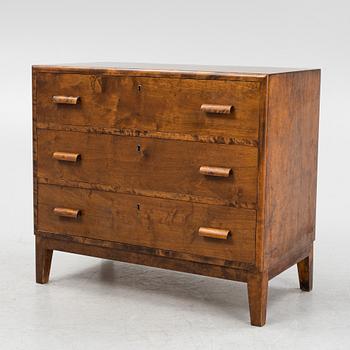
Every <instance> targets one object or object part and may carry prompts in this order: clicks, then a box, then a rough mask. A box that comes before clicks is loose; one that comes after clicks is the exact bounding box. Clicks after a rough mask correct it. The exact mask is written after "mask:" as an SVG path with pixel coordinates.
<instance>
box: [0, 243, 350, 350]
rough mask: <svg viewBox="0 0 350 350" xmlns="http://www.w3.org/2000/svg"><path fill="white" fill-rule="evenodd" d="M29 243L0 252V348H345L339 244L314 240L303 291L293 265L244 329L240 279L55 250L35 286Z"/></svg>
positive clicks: (348, 313) (349, 324) (349, 336)
mask: <svg viewBox="0 0 350 350" xmlns="http://www.w3.org/2000/svg"><path fill="white" fill-rule="evenodd" d="M33 248H34V246H33V244H32V243H29V242H12V243H8V244H7V246H6V248H5V247H4V246H3V247H2V248H1V249H2V251H1V254H0V259H1V260H0V277H1V279H0V344H1V349H4V350H8V349H9V350H12V349H26V350H28V349H36V350H40V349H50V350H54V349H60V350H62V349H84V350H88V349H289V348H291V349H296V348H298V349H304V348H307V349H349V348H350V302H349V300H350V298H349V297H350V295H349V293H350V279H349V264H344V257H345V254H346V250H347V249H346V247H344V248H343V251H341V250H339V248H338V250H337V254H336V255H335V254H334V255H333V253H332V252H334V249H333V248H335V245H334V247H332V246H328V247H327V248H326V247H325V248H319V249H317V246H316V256H315V288H314V291H313V292H312V293H305V292H301V291H300V290H299V289H298V285H297V272H296V268H291V269H289V270H288V271H286V272H284V273H283V274H281V275H280V276H278V277H276V278H275V279H274V280H272V281H271V282H270V289H269V299H268V303H269V305H268V320H267V325H266V326H265V327H263V328H256V327H251V326H250V325H249V315H248V304H247V295H246V286H245V284H243V283H237V282H231V281H225V280H219V279H214V278H207V277H202V276H194V275H190V274H185V273H178V272H171V271H165V270H160V269H155V268H148V267H142V266H137V265H131V264H125V263H119V262H111V261H107V260H100V259H95V258H90V257H82V256H77V255H71V254H65V253H60V252H55V253H54V258H53V264H52V271H51V280H50V283H49V284H47V285H38V284H35V283H34V249H33ZM342 253H344V255H343V254H342ZM318 256H322V259H319V258H318ZM347 259H348V258H347ZM348 260H349V259H348ZM335 266H336V269H335Z"/></svg>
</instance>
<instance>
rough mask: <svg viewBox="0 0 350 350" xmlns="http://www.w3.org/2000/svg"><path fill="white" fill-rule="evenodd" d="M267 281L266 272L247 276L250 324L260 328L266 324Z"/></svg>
mask: <svg viewBox="0 0 350 350" xmlns="http://www.w3.org/2000/svg"><path fill="white" fill-rule="evenodd" d="M268 281H269V279H268V272H267V271H264V272H259V273H249V274H248V300H249V310H250V323H251V324H252V325H253V326H258V327H261V326H263V325H264V324H265V322H266V305H267V292H268V288H267V287H268Z"/></svg>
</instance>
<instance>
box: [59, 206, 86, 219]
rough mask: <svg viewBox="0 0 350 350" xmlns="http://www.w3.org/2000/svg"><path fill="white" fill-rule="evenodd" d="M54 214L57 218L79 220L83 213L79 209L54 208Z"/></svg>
mask: <svg viewBox="0 0 350 350" xmlns="http://www.w3.org/2000/svg"><path fill="white" fill-rule="evenodd" d="M53 212H54V213H55V214H56V215H57V216H62V217H65V218H72V219H77V218H78V216H80V215H81V211H80V210H79V209H69V208H54V210H53Z"/></svg>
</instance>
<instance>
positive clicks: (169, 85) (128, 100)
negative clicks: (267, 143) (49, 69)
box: [36, 73, 260, 140]
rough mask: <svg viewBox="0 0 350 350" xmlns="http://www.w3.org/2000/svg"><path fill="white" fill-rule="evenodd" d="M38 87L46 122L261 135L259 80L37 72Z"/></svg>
mask: <svg viewBox="0 0 350 350" xmlns="http://www.w3.org/2000/svg"><path fill="white" fill-rule="evenodd" d="M36 86H37V107H36V108H37V109H36V110H37V119H38V121H39V122H43V123H56V124H61V125H74V126H88V127H100V128H116V129H131V130H139V131H156V132H171V133H179V134H189V135H193V136H215V137H236V138H248V139H249V138H250V139H254V140H256V139H257V138H258V125H259V120H258V119H259V90H260V83H259V82H249V81H246V82H242V81H222V80H198V79H175V78H173V79H168V78H142V77H125V76H124V77H123V76H96V75H83V74H62V73H61V74H59V73H38V74H37V83H36ZM202 105H207V106H202ZM208 105H209V106H208ZM211 105H214V106H211ZM201 107H203V108H202V109H201Z"/></svg>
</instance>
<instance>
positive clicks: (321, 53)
mask: <svg viewBox="0 0 350 350" xmlns="http://www.w3.org/2000/svg"><path fill="white" fill-rule="evenodd" d="M349 12H350V5H349V2H348V1H346V0H344V1H341V0H333V1H322V0H309V1H305V0H303V1H301V0H295V1H291V2H284V1H278V0H275V1H272V0H265V1H259V0H255V1H219V0H217V1H211V2H210V1H203V0H202V1H190V0H177V1H171V2H170V1H164V0H163V1H155V0H148V1H134V0H127V1H106V0H99V1H86V0H85V1H72V0H69V1H68V0H60V1H59V2H57V1H56V2H52V1H47V0H42V1H38V0H31V1H18V0H1V2H0V79H1V81H0V149H1V152H0V155H1V159H0V164H1V172H0V177H1V178H0V179H1V184H2V190H1V196H0V215H1V236H0V237H1V248H0V254H4V251H5V250H8V248H7V242H12V243H11V244H12V245H11V246H12V247H16V244H17V243H23V244H24V243H26V242H27V243H28V244H29V242H32V241H33V236H32V159H31V157H32V145H31V137H32V134H31V65H32V64H53V63H69V62H88V61H121V62H123V61H131V62H160V63H189V64H191V63H193V64H207V65H209V64H214V65H252V66H281V67H310V68H321V69H322V90H321V116H320V143H319V180H318V201H317V244H316V252H315V254H316V266H315V280H316V286H315V288H317V281H318V280H320V281H321V280H322V278H323V279H324V281H325V283H324V287H323V288H327V283H326V281H327V279H329V286H330V285H331V284H332V283H333V282H332V281H336V282H338V283H339V289H337V290H336V291H334V290H333V291H334V292H335V293H336V294H337V293H338V294H339V298H340V299H341V300H342V302H343V303H344V304H343V306H342V307H340V306H339V310H348V311H349V312H350V308H349V304H348V298H349V291H348V289H347V290H346V288H348V287H349V282H348V281H349V277H348V276H349V266H350V257H349V256H347V254H346V248H347V246H348V245H349V244H350V225H349V212H350V200H349V198H350V190H349V186H350V185H349V179H350V177H349V171H350V165H349V163H350V158H349V154H348V152H349V150H350V137H349V133H350V114H349V100H350V90H349V86H350V85H349V81H350V64H349V62H350V41H349V38H350V21H349ZM1 252H2V253H1ZM3 256H4V255H3ZM1 268H2V269H4V267H3V266H2V267H1ZM1 271H4V270H0V272H1ZM0 278H1V277H0ZM341 281H343V283H341ZM333 288H334V287H333ZM337 288H338V287H337ZM338 294H337V295H338ZM0 307H1V306H0ZM344 308H345V309H344ZM346 308H348V309H346ZM325 310H327V308H325ZM328 310H330V311H332V306H330V305H329V308H328ZM232 312H234V311H232ZM0 317H1V313H0ZM334 317H335V318H334V320H336V315H334ZM347 325H349V324H347ZM339 326H340V325H339ZM342 339H344V338H342ZM347 340H348V339H347ZM214 348H215V347H214Z"/></svg>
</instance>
